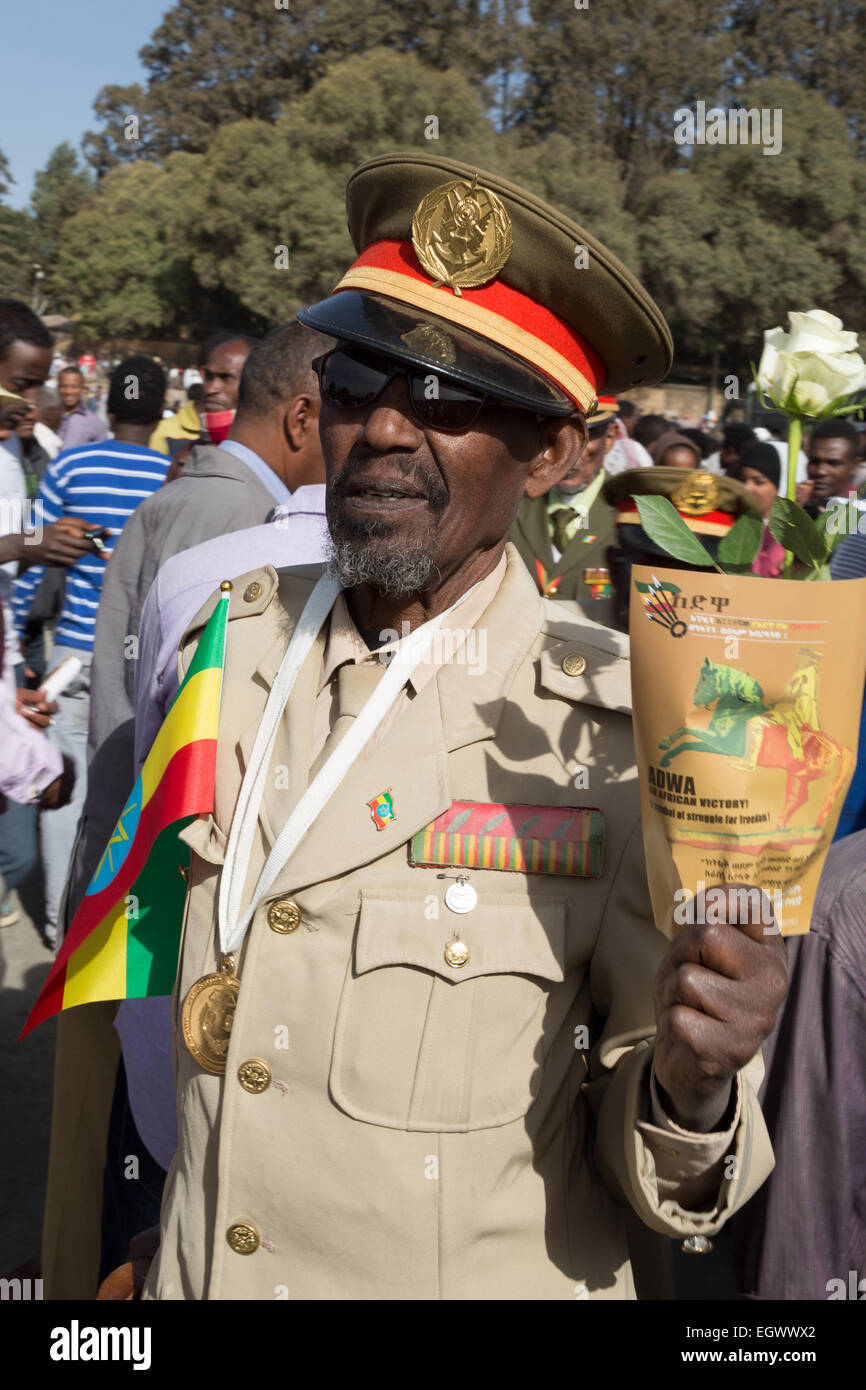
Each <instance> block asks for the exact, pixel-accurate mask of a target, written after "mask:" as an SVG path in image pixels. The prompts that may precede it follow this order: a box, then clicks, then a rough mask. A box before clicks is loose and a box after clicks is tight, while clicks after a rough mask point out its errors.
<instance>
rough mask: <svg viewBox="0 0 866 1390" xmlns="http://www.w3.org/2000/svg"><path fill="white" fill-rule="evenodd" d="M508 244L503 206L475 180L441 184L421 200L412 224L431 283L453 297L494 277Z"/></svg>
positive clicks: (508, 224) (507, 253)
mask: <svg viewBox="0 0 866 1390" xmlns="http://www.w3.org/2000/svg"><path fill="white" fill-rule="evenodd" d="M513 244H514V237H513V233H512V230H511V218H510V217H509V216H508V213H507V212H506V210H505V207H504V205H503V203H502V201H501V200H500V199H499V198H497V196H496V194H495V193H491V191H490V189H489V188H483V187H482V186H481V185H480V184H479V183H478V181H477V178H474V179H473V180H472V182H471V183H469V182H468V181H467V180H466V179H455V180H454V181H453V182H452V183H443V184H440V186H439V187H438V188H434V189H433V192H432V193H428V194H427V197H426V198H423V199H422V200H421V202H420V203H419V204H418V207H417V208H416V210H415V216H414V217H413V219H412V245H413V246H414V248H415V255H416V256H417V257H418V260H419V261H420V262H421V264H422V266H423V267H424V269H425V270H426V271H427V273H428V274H429V275H432V276H433V280H434V284H436V285H444V286H447V288H448V289H451V290H453V291H454V293H455V294H456V295H459V294H460V292H461V289H472V288H473V287H474V286H476V285H484V284H486V283H487V281H488V280H492V279H493V277H494V276H495V275H498V274H499V272H500V270H501V269H502V267H503V266H504V265H505V262H506V261H507V260H508V257H509V256H510V255H511V248H512V246H513Z"/></svg>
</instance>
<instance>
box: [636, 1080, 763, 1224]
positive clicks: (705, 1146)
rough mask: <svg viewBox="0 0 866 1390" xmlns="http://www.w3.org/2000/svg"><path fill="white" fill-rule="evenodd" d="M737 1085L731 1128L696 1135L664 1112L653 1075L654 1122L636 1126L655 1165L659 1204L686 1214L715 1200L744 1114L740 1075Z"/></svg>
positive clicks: (652, 1104)
mask: <svg viewBox="0 0 866 1390" xmlns="http://www.w3.org/2000/svg"><path fill="white" fill-rule="evenodd" d="M734 1083H735V1085H736V1106H735V1109H734V1115H733V1119H732V1120H731V1123H730V1125H728V1127H727V1128H726V1129H724V1130H713V1131H711V1132H710V1133H709V1134H695V1133H694V1132H692V1131H691V1130H687V1129H683V1128H682V1127H681V1126H680V1125H678V1124H676V1123H675V1122H674V1121H673V1120H672V1119H671V1118H670V1116H669V1115H667V1114H666V1113H665V1111H664V1109H663V1107H662V1103H661V1100H660V1098H659V1094H658V1089H657V1087H656V1078H655V1071H654V1070H653V1071H652V1072H651V1074H650V1088H649V1089H650V1114H651V1119H650V1120H639V1121H638V1126H637V1127H638V1130H639V1132H640V1134H641V1137H642V1138H643V1141H644V1144H645V1145H646V1147H647V1149H648V1150H649V1152H650V1153H651V1154H652V1157H653V1162H654V1163H655V1176H656V1182H657V1184H658V1197H659V1201H660V1202H663V1201H673V1202H675V1203H676V1205H677V1206H679V1207H682V1208H684V1210H686V1211H697V1210H698V1209H699V1208H700V1207H702V1206H707V1205H709V1204H711V1203H713V1202H714V1201H715V1198H716V1197H717V1195H718V1191H719V1188H720V1187H721V1184H722V1180H723V1178H724V1177H725V1172H724V1164H725V1158H726V1156H727V1155H728V1154H730V1153H731V1151H732V1149H733V1146H734V1135H735V1133H736V1130H737V1126H738V1125H739V1123H740V1117H741V1115H742V1108H743V1095H742V1084H741V1080H740V1075H739V1073H737V1075H736V1077H735V1078H734ZM729 1109H730V1107H729Z"/></svg>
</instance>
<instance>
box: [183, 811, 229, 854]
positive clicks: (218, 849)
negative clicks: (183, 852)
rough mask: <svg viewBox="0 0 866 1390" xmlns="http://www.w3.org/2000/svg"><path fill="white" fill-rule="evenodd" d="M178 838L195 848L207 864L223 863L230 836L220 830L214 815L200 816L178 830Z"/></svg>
mask: <svg viewBox="0 0 866 1390" xmlns="http://www.w3.org/2000/svg"><path fill="white" fill-rule="evenodd" d="M177 838H178V839H179V840H183V842H184V844H185V845H189V847H190V849H192V850H195V852H196V854H197V855H198V857H199V859H203V860H204V861H205V863H206V864H223V863H224V862H225V857H226V843H227V839H228V837H227V836H226V835H225V834H224V833H223V832H222V830H220V828H219V826H218V825H217V823H216V821H215V820H214V818H213V816H211V815H207V816H199V817H198V819H197V820H194V821H193V822H192V824H191V825H187V826H185V827H184V829H183V830H180V831H178V836H177Z"/></svg>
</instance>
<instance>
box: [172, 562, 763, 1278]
mask: <svg viewBox="0 0 866 1390" xmlns="http://www.w3.org/2000/svg"><path fill="white" fill-rule="evenodd" d="M253 579H255V580H257V581H258V583H259V584H260V585H261V586H262V592H261V594H260V596H259V597H258V598H253V599H251V600H249V601H247V600H246V599H245V598H244V593H245V590H246V592H247V593H252V594H255V592H256V590H255V588H252V589H247V587H246V586H247V585H248V584H249V583H250V581H251V580H253ZM310 588H311V580H310V579H309V578H300V577H298V576H297V575H292V574H291V573H290V572H284V573H283V574H282V575H280V576H277V574H276V573H275V572H274V571H273V570H271V569H264V570H259V571H257V572H255V574H254V575H249V576H245V577H244V578H243V579H242V580H236V581H235V588H234V593H233V595H232V599H231V607H230V622H229V629H228V643H227V649H228V656H227V662H226V672H225V681H224V689H223V701H222V711H221V734H220V742H219V748H218V771H217V781H216V805H215V813H214V816H213V817H212V818H211V817H207V818H202V819H200V820H199V821H197V822H195V823H194V824H193V825H192V826H190V827H189V828H188V829H187V830H186V831H185V832H184V838H186V839H187V840H188V841H189V843H190V844H191V846H192V848H193V851H194V853H193V857H192V873H191V887H190V892H189V897H188V905H187V915H186V921H185V926H184V935H183V941H182V948H181V961H180V970H179V977H178V986H177V989H176V995H175V1009H176V1015H177V1013H178V1012H179V1009H180V1004H181V1001H182V1000H183V998H184V996H185V995H186V992H187V991H188V990H189V988H190V986H191V985H192V984H193V982H194V981H195V980H196V979H198V978H199V977H201V976H203V975H205V974H206V973H208V972H211V971H213V970H215V969H216V968H217V967H218V965H219V961H220V952H219V945H218V939H217V935H216V930H215V926H216V902H217V893H218V888H219V882H220V870H221V864H222V862H223V858H224V853H225V844H226V835H227V832H228V829H229V826H230V823H231V819H232V814H233V811H234V808H235V803H236V799H237V795H238V789H239V785H240V780H241V775H242V772H243V769H244V766H245V764H246V762H247V759H248V758H249V756H250V752H251V748H252V744H253V741H254V738H255V733H256V730H257V727H258V724H259V721H260V718H261V715H262V710H263V708H264V705H265V701H266V699H267V695H268V691H269V689H270V686H271V684H272V682H273V680H274V677H275V674H276V671H277V669H278V667H279V663H280V660H281V658H282V656H283V654H284V652H285V649H286V646H287V644H288V640H289V637H290V635H291V631H292V628H293V625H294V622H295V621H296V620H297V617H298V615H299V613H300V611H301V608H302V606H303V603H304V601H305V600H306V598H307V596H308V594H309V592H310ZM213 602H215V600H213V601H212V602H211V604H209V605H207V606H206V607H205V609H203V610H202V613H201V614H200V615H199V617H198V619H197V620H196V625H195V627H194V629H193V630H192V631H191V634H190V635H188V638H187V640H186V644H185V647H184V649H183V652H182V666H183V667H184V668H186V667H187V666H188V665H189V662H190V660H191V656H192V651H193V649H194V645H195V641H196V639H197V637H198V635H199V633H200V630H201V625H202V623H203V621H204V620H205V619H206V617H207V616H208V614H209V611H210V610H211V609H212V607H213ZM478 625H479V627H484V628H486V629H487V634H488V636H487V665H486V668H485V669H484V670H483V671H482V672H479V671H478V670H477V669H474V668H473V667H472V666H470V665H469V664H468V663H467V664H461V663H460V662H459V661H457V660H452V661H451V662H449V663H448V664H446V665H444V666H443V667H442V668H441V669H440V670H439V672H438V675H437V676H436V678H435V679H433V680H431V681H430V682H428V683H427V684H426V685H425V686H424V688H423V689H422V690H421V691H420V692H419V693H418V694H417V697H416V698H415V699H414V700H413V701H412V702H411V703H410V704H409V705H408V706H407V707H406V709H405V710H404V711H403V713H402V714H401V716H400V718H399V720H398V721H397V722H396V723H395V725H394V726H393V728H392V729H391V730H390V731H389V732H388V734H387V737H384V738H383V741H382V743H381V745H379V746H377V747H374V748H372V749H371V750H370V751H369V752H368V754H367V756H366V757H364V756H362V758H361V759H360V760H359V761H358V762H357V763H356V764H355V766H354V767H353V768H352V769H351V770H350V771H349V773H348V774H347V776H346V778H345V780H344V782H343V784H342V786H341V787H340V788H339V790H338V791H337V793H336V794H335V795H334V797H333V798H332V800H331V801H330V802H329V803H328V805H327V806H326V807H325V809H324V810H323V812H322V813H321V815H320V817H319V818H318V820H317V821H316V822H315V824H314V825H313V826H312V828H311V829H310V831H309V832H308V833H307V835H306V837H305V838H304V839H303V840H302V841H301V843H300V845H299V847H298V849H297V850H296V851H295V854H294V856H293V857H292V859H291V861H290V862H289V863H288V864H287V865H286V866H285V868H284V869H283V870H282V872H281V874H280V876H279V878H278V879H277V882H276V883H275V885H274V887H273V889H272V891H271V893H270V894H269V895H268V898H267V899H266V900H265V902H264V903H263V904H262V905H261V906H260V907H259V908H258V910H257V911H256V913H255V916H254V918H253V922H252V926H251V928H250V932H249V935H248V937H247V940H246V944H245V949H244V952H243V956H242V959H241V961H240V964H239V967H238V969H239V974H240V979H241V986H240V996H239V1002H238V1008H237V1013H236V1015H235V1020H234V1025H233V1028H232V1034H231V1044H230V1049H229V1055H228V1066H227V1072H226V1075H225V1077H219V1076H214V1075H211V1074H209V1073H207V1072H205V1071H203V1070H202V1069H201V1068H200V1067H199V1066H198V1064H197V1063H196V1062H195V1060H194V1058H193V1057H192V1056H191V1054H190V1053H189V1052H188V1051H187V1049H186V1047H185V1045H184V1043H183V1040H182V1038H181V1037H180V1035H179V1034H178V1033H177V1031H176V1067H177V1094H178V1113H179V1134H180V1145H179V1149H178V1153H177V1156H176V1158H175V1161H174V1163H173V1165H172V1168H171V1171H170V1173H169V1177H168V1182H167V1187H166V1192H165V1197H164V1203H163V1213H162V1242H161V1248H160V1252H159V1255H158V1257H157V1260H156V1261H155V1263H154V1265H153V1267H152V1269H151V1274H150V1277H149V1279H148V1283H147V1286H146V1291H145V1296H146V1297H148V1298H159V1299H234V1298H241V1299H273V1298H291V1299H343V1298H345V1299H355V1298H360V1299H366V1298H375V1299H428V1298H432V1299H436V1298H449V1299H475V1298H515V1299H524V1298H530V1299H548V1298H553V1299H558V1298H563V1299H573V1298H575V1297H576V1296H577V1297H579V1298H584V1297H590V1298H629V1297H633V1296H634V1286H633V1280H632V1276H631V1270H630V1266H629V1261H628V1253H627V1248H626V1241H625V1235H624V1229H625V1221H624V1216H625V1212H624V1209H623V1204H624V1203H630V1204H631V1206H632V1207H633V1208H634V1209H635V1210H636V1211H637V1213H638V1214H639V1215H640V1216H641V1217H642V1218H643V1220H644V1221H645V1222H646V1223H648V1225H649V1226H650V1227H652V1228H653V1229H654V1230H656V1231H659V1232H662V1233H664V1234H667V1235H670V1236H682V1235H683V1234H687V1233H691V1232H700V1233H708V1234H710V1233H712V1232H714V1231H716V1230H717V1229H718V1228H719V1227H720V1226H721V1225H722V1224H723V1222H724V1221H725V1220H726V1218H727V1217H728V1216H729V1215H730V1213H731V1212H732V1211H733V1210H734V1209H735V1208H737V1207H738V1206H739V1205H740V1204H741V1203H742V1202H743V1201H745V1200H746V1198H747V1197H748V1196H749V1195H750V1194H751V1193H752V1192H753V1191H754V1190H755V1188H756V1187H757V1186H758V1185H759V1184H760V1183H761V1182H762V1181H763V1180H764V1178H765V1177H766V1175H767V1174H768V1172H769V1171H770V1169H771V1167H772V1156H771V1152H770V1147H769V1141H768V1139H767V1135H766V1130H765V1128H764V1124H763V1119H762V1117H761V1114H760V1110H759V1107H758V1104H757V1101H756V1099H755V1092H754V1090H753V1086H752V1084H751V1082H750V1080H749V1079H748V1078H747V1077H746V1076H745V1074H742V1075H741V1076H740V1078H739V1080H738V1085H739V1109H738V1116H737V1120H736V1123H735V1125H734V1126H733V1127H732V1132H731V1135H730V1139H729V1142H728V1144H727V1149H728V1151H729V1153H730V1155H731V1157H732V1158H734V1159H735V1160H736V1161H735V1162H733V1163H731V1162H728V1163H726V1164H725V1165H724V1173H722V1171H721V1163H719V1165H718V1181H717V1182H716V1183H715V1184H714V1186H713V1189H712V1192H711V1194H710V1196H709V1199H708V1200H707V1201H706V1202H705V1203H703V1204H702V1205H701V1209H699V1210H696V1211H692V1210H689V1209H688V1208H687V1207H686V1206H683V1205H681V1203H680V1202H679V1201H678V1200H677V1199H676V1195H675V1194H676V1192H677V1191H679V1190H682V1191H687V1189H688V1183H689V1181H690V1180H691V1179H692V1177H693V1175H694V1174H695V1173H697V1174H700V1172H701V1171H702V1169H704V1168H706V1166H707V1159H706V1155H707V1153H708V1145H709V1143H710V1141H709V1140H708V1139H707V1138H705V1137H704V1136H689V1135H686V1134H684V1133H682V1132H680V1133H679V1134H670V1133H663V1132H662V1131H661V1130H660V1129H657V1128H655V1127H654V1126H652V1125H650V1124H649V1123H648V1117H649V1114H650V1111H649V1098H648V1085H647V1083H648V1077H649V1073H650V1065H651V1060H652V1036H653V1026H654V1019H653V1004H652V987H653V977H654V975H655V973H656V968H657V965H658V962H659V960H660V958H661V956H662V955H663V953H664V951H665V949H666V946H667V942H666V940H665V939H664V938H663V937H662V936H661V934H660V933H659V932H658V931H657V930H656V928H655V926H654V925H653V922H652V919H651V915H650V906H649V893H648V889H647V883H646V878H645V872H644V865H643V851H642V845H641V830H640V814H639V806H638V789H637V782H636V772H635V765H634V751H633V746H632V731H631V718H630V682H629V663H628V660H627V656H626V652H627V639H625V638H624V637H622V636H620V635H619V634H617V633H611V632H608V631H606V630H604V629H601V628H597V627H594V626H593V625H592V624H589V623H586V622H585V621H584V620H582V619H581V618H580V617H579V616H577V615H575V616H572V610H570V609H564V608H563V606H562V605H559V604H552V603H545V602H543V601H542V600H541V599H540V598H539V596H538V594H537V593H536V592H535V591H534V586H533V583H532V580H531V578H530V576H529V575H528V574H527V573H526V570H525V568H524V566H523V563H522V561H521V560H520V559H519V557H518V556H517V554H516V552H515V551H514V549H513V548H512V547H509V549H508V566H507V570H506V573H505V577H504V579H503V581H502V584H501V587H500V588H499V590H498V592H497V593H496V596H495V598H494V599H493V601H492V603H491V604H490V607H489V608H488V609H487V611H486V612H485V613H484V614H483V616H482V618H481V620H480V622H479V624H478ZM326 626H327V625H326ZM324 643H325V635H324V629H323V633H322V634H320V636H319V639H318V641H317V643H316V644H315V645H314V647H313V650H312V652H311V654H310V656H309V658H308V660H307V661H306V663H305V665H304V667H303V668H302V670H301V673H300V675H299V677H298V680H297V683H296V685H295V688H294V690H293V692H292V694H291V696H290V698H289V701H288V704H287V708H286V713H285V715H284V718H283V722H282V724H281V727H280V731H279V733H278V738H277V745H276V747H275V751H274V756H273V762H272V772H273V773H274V776H272V777H269V779H268V787H267V790H266V792H265V795H264V799H263V804H262V811H261V815H260V825H259V833H258V842H257V844H256V846H255V850H254V856H253V863H252V864H251V879H252V878H253V877H257V875H258V872H259V870H260V868H261V866H262V864H263V862H264V859H265V856H266V853H267V849H268V848H269V847H270V845H271V844H272V843H273V841H274V839H275V838H276V835H277V833H278V830H279V828H280V827H281V826H282V824H283V822H284V821H285V819H286V817H287V815H288V812H289V810H290V809H291V807H292V806H293V805H294V804H295V802H296V800H297V798H298V797H299V795H300V794H301V792H302V791H303V789H304V788H305V786H306V785H307V778H308V769H309V760H310V742H311V729H312V721H313V707H314V702H315V698H316V693H317V689H318V681H319V675H320V672H321V669H322V653H323V649H324ZM576 652H579V653H580V654H581V655H582V656H583V657H584V659H585V662H586V668H585V671H584V672H583V673H582V674H578V675H568V674H566V671H565V670H564V669H563V660H564V658H565V657H566V656H567V655H568V654H570V653H576ZM577 664H579V663H577ZM569 665H570V666H572V668H573V667H574V663H569ZM581 769H585V770H586V771H585V772H582V771H581ZM587 773H588V779H589V780H588V787H585V788H584V783H585V781H586V775H587ZM575 779H576V780H577V783H578V785H579V787H580V788H581V789H577V788H576V786H575ZM386 789H389V790H390V793H391V796H392V799H393V806H394V810H395V813H396V819H393V820H391V821H389V822H388V823H387V824H386V826H385V828H384V829H383V830H377V828H376V825H375V823H374V820H373V817H372V816H371V814H370V810H369V808H368V805H367V803H368V802H369V801H370V800H371V799H373V798H375V797H376V796H377V794H378V793H380V792H382V791H384V790H386ZM455 800H474V801H479V802H490V803H506V804H509V803H516V804H532V805H533V806H534V805H537V806H556V807H560V806H561V807H573V806H595V807H598V808H600V809H601V811H602V814H603V817H604V832H605V840H604V855H603V865H602V871H601V875H600V876H599V877H595V878H589V877H566V876H560V875H553V874H545V873H540V872H535V873H516V872H508V871H505V870H499V869H483V870H482V869H470V870H467V873H468V876H469V880H470V883H471V884H472V885H473V887H474V888H475V889H476V891H477V894H478V903H477V905H476V906H475V908H474V909H473V910H472V911H471V912H468V913H466V914H465V915H462V916H457V915H455V914H454V913H452V912H451V911H450V909H449V908H448V907H447V906H446V905H445V902H444V895H445V892H446V890H447V888H448V886H449V882H452V881H453V880H447V879H440V878H439V876H438V875H439V873H440V872H443V870H441V869H436V868H422V867H414V866H413V865H412V864H411V863H410V858H409V849H408V845H409V841H410V839H411V837H412V836H413V835H414V834H415V833H416V832H417V831H419V830H420V829H421V828H423V827H424V826H426V825H428V824H429V823H430V822H431V821H433V820H434V818H435V817H437V816H439V815H441V814H442V813H444V812H446V811H448V809H449V808H450V806H451V804H452V802H453V801H455ZM444 872H450V873H452V874H456V873H457V872H458V870H457V869H456V868H455V869H450V870H445V871H444ZM251 879H250V880H248V882H250V881H251ZM289 902H291V903H294V904H296V905H297V907H298V909H299V912H300V917H301V919H302V920H301V925H300V926H299V927H298V928H297V929H296V930H293V931H286V930H285V925H286V921H287V917H288V915H289V913H288V912H287V911H283V912H276V913H274V912H269V909H270V907H271V906H272V905H273V904H274V903H282V904H284V905H285V904H287V903H289ZM269 920H270V924H269ZM455 930H456V931H457V932H458V934H459V936H460V937H461V939H462V940H463V941H464V942H465V943H466V945H467V946H468V948H469V959H468V961H467V962H466V964H465V965H463V966H462V967H460V968H455V967H454V966H452V965H449V964H448V961H447V959H446V957H445V947H446V944H447V943H448V941H449V939H450V938H452V937H453V935H454V932H455ZM583 1029H585V1030H586V1033H587V1037H586V1038H585V1037H584V1035H583V1032H582V1030H583ZM584 1042H587V1046H586V1047H584V1046H583V1043H584ZM252 1059H261V1060H262V1061H264V1062H265V1063H266V1064H267V1068H268V1069H269V1071H270V1075H271V1077H272V1080H270V1082H269V1084H267V1085H266V1087H265V1089H263V1090H259V1091H253V1090H251V1089H247V1087H248V1086H249V1084H250V1082H249V1069H247V1071H245V1072H243V1073H241V1074H240V1075H239V1068H241V1067H242V1065H243V1064H244V1063H245V1062H248V1061H250V1060H252ZM242 1077H243V1078H245V1081H246V1084H244V1080H242V1079H241V1078H242ZM657 1171H658V1173H659V1174H661V1173H664V1175H665V1177H664V1181H662V1180H661V1178H660V1177H659V1176H657ZM681 1179H682V1180H683V1182H684V1183H685V1184H686V1186H685V1187H683V1188H682V1189H680V1188H679V1187H678V1183H679V1181H680V1180H681ZM671 1194H674V1195H671ZM238 1227H245V1228H248V1230H247V1234H246V1237H245V1240H244V1241H242V1242H241V1243H245V1244H246V1246H247V1247H254V1248H252V1253H246V1254H245V1253H239V1252H238V1251H237V1249H236V1248H233V1244H232V1243H230V1240H229V1238H228V1237H229V1233H230V1232H232V1230H233V1228H234V1230H235V1232H236V1231H237V1228H238ZM250 1233H251V1234H250ZM232 1241H233V1243H234V1244H235V1245H236V1244H238V1241H237V1237H236V1235H234V1236H233V1237H232Z"/></svg>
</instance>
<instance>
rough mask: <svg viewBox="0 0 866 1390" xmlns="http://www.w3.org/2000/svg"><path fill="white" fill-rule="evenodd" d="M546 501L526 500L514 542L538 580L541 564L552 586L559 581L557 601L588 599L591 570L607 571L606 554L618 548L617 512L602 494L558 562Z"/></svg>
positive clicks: (589, 595) (542, 498)
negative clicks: (553, 545)
mask: <svg viewBox="0 0 866 1390" xmlns="http://www.w3.org/2000/svg"><path fill="white" fill-rule="evenodd" d="M547 500H548V499H547V498H546V497H534V498H531V499H530V498H528V497H525V498H524V499H523V501H522V502H521V504H520V510H519V511H518V513H517V517H516V519H515V522H514V525H513V526H512V528H511V541H512V543H513V544H514V545H515V546H516V547H517V549H518V550H519V551H520V554H521V555H522V557H523V561H524V563H525V565H526V567H527V569H528V570H529V572H530V574H531V575H532V577H533V579H535V580H536V586H537V572H536V561H537V560H540V561H541V564H542V566H543V567H544V573H545V576H546V578H547V582H548V583H549V582H550V581H551V580H552V579H557V578H558V579H559V584H558V585H557V588H556V592H555V594H554V595H553V597H554V598H557V599H563V598H566V599H588V598H590V597H591V589H590V586H589V584H588V583H587V580H586V575H587V573H588V572H589V571H590V570H594V569H604V570H606V569H607V568H608V563H607V552H608V550H609V549H610V547H611V546H612V545H616V543H617V542H616V527H615V525H614V515H615V513H614V510H613V507H611V506H610V505H609V504H608V503H607V502H605V500H604V498H603V497H602V496H601V495H600V494H599V496H598V497H596V499H595V501H594V502H593V504H592V506H591V507H590V509H589V513H588V515H587V517H586V524H585V525H584V526H580V527H578V529H577V530H576V531H575V533H574V535H573V536H572V538H571V540H570V541H569V543H568V545H567V546H566V548H565V550H564V552H563V553H562V555H560V557H559V559H558V560H554V558H553V548H552V546H551V542H550V517H549V515H548V511H547Z"/></svg>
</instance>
